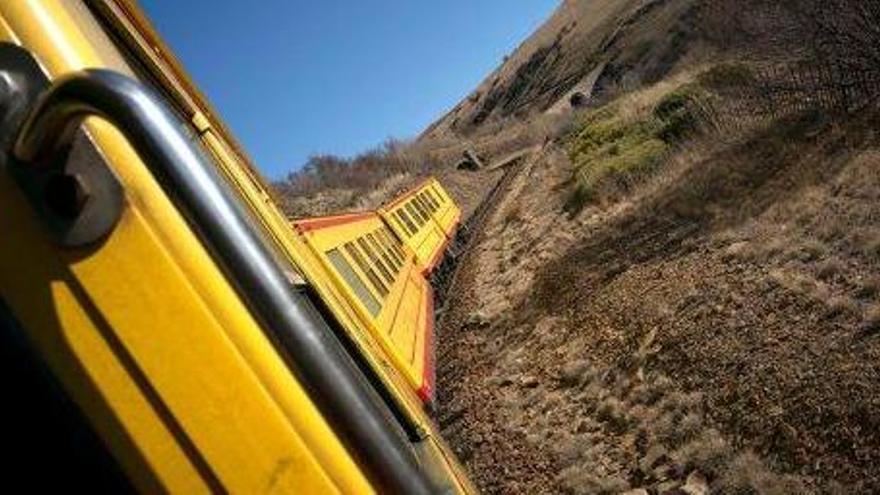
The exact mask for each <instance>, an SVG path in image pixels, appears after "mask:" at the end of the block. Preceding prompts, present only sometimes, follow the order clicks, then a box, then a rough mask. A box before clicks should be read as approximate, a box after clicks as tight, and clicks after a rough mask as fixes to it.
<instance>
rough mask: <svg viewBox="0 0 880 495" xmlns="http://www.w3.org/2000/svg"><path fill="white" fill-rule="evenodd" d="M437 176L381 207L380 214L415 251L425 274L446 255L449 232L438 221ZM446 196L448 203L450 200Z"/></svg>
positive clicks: (439, 205) (432, 269)
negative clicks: (435, 178)
mask: <svg viewBox="0 0 880 495" xmlns="http://www.w3.org/2000/svg"><path fill="white" fill-rule="evenodd" d="M435 183H436V180H434V179H430V180H427V181H425V182H423V183H421V184H420V185H418V186H416V187H415V188H413V189H411V190H410V191H408V192H406V193H404V194H402V195H401V196H399V197H398V198H396V199H394V200H393V201H391V202H390V203H389V204H388V205H385V206H383V207H381V208H379V215H381V216H382V218H383V219H385V222H386V223H387V224H388V226H389V227H390V228H391V229H392V231H393V232H394V233H395V234H396V235H397V236H398V237H399V238H400V239H401V240H402V241H403V242H404V243H405V244H406V245H407V246H409V248H410V249H412V251H413V252H414V253H415V256H416V260H417V261H418V263H419V264H420V265H421V266H422V271H423V274H424V275H425V276H428V275H430V273H431V272H433V271H434V269H435V268H437V266H438V265H439V264H440V261H442V259H443V254H444V253H445V252H446V247H447V245H448V243H449V240H450V235H451V232H450V234H447V233H446V232H445V231H444V230H443V224H441V223H440V222H438V216H437V213H439V212H441V211H444V210H441V208H442V206H441V204H442V203H441V200H440V198H441V197H440V195H439V194H438V193H437V192H436V190H435V188H434V187H435V186H434V184H435ZM451 203H452V201H451V199H447V200H446V202H445V204H451Z"/></svg>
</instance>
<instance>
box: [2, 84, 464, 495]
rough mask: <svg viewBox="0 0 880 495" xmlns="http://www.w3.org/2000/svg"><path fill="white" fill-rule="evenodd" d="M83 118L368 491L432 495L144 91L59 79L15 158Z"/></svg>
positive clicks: (305, 309)
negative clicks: (160, 209)
mask: <svg viewBox="0 0 880 495" xmlns="http://www.w3.org/2000/svg"><path fill="white" fill-rule="evenodd" d="M90 116H98V117H100V118H103V119H105V120H107V121H109V122H110V123H112V124H113V125H115V126H116V127H117V128H118V129H119V130H120V131H121V132H122V133H123V135H124V136H125V137H126V138H127V139H128V140H129V142H130V143H131V144H132V146H133V148H134V149H135V150H136V151H137V152H138V154H139V155H140V157H141V158H142V159H143V162H144V164H145V165H146V166H147V167H148V168H149V170H150V172H151V173H152V174H153V176H154V177H155V178H156V179H157V181H158V182H159V183H160V184H161V186H162V188H163V189H164V190H165V192H166V193H167V194H168V195H169V196H170V197H171V198H172V199H173V200H174V201H175V204H176V205H177V206H178V208H180V210H181V212H182V213H183V215H184V216H185V218H186V219H187V221H188V222H189V224H190V226H191V227H192V228H193V230H194V231H195V232H196V233H197V235H199V236H200V238H201V239H202V241H203V242H204V244H205V245H206V246H207V247H208V248H209V251H210V252H211V254H212V256H213V257H214V259H215V260H216V261H217V262H218V263H219V265H220V266H221V267H222V268H223V270H224V271H225V273H226V275H227V277H228V278H229V280H230V281H231V282H232V283H233V285H234V286H235V287H236V289H237V291H238V292H239V295H240V296H241V297H242V298H243V299H244V300H245V301H246V302H247V304H248V306H249V308H250V310H251V311H252V313H253V314H254V316H255V317H256V318H257V319H258V321H259V323H260V324H261V325H262V327H263V328H264V329H265V330H267V331H268V332H269V334H270V336H271V337H272V340H273V341H274V342H275V343H276V345H277V346H278V347H279V351H280V352H281V354H282V355H284V356H285V357H286V358H288V362H289V366H290V367H291V369H292V371H293V373H294V374H295V375H296V376H297V378H298V379H299V380H300V381H301V382H302V383H303V384H304V385H305V386H306V388H307V389H308V390H309V392H310V393H311V395H312V397H313V398H314V399H315V402H316V404H317V405H318V407H319V408H320V410H321V412H322V413H323V414H324V415H325V416H326V417H328V419H329V420H330V421H329V422H330V424H331V425H332V427H333V429H334V430H335V431H336V433H337V434H338V435H339V436H340V438H341V439H342V440H343V442H344V443H345V445H346V447H347V448H348V449H349V451H350V452H352V453H353V455H354V456H355V458H356V459H357V461H358V463H359V464H360V465H361V466H363V467H364V468H365V471H366V473H367V476H368V477H369V478H370V479H371V481H372V482H374V483H376V484H377V485H378V486H380V487H382V488H383V490H387V491H388V492H391V493H406V494H423V493H424V494H427V493H432V492H435V491H437V490H438V489H439V487H432V485H431V482H430V481H429V480H428V478H427V475H426V474H425V473H424V471H423V470H422V469H421V468H420V467H419V465H418V461H417V460H416V458H415V455H414V454H413V452H412V450H411V448H410V445H409V444H408V443H407V441H406V440H405V439H404V437H403V435H402V434H401V432H400V431H399V428H398V427H397V425H395V424H394V423H393V422H392V419H391V418H390V415H389V413H388V411H387V410H386V408H385V407H384V404H383V403H382V401H381V399H380V397H379V396H378V394H377V393H376V391H375V390H373V389H372V388H371V387H370V386H369V384H368V383H367V382H366V380H365V379H364V377H363V375H362V374H361V372H360V371H359V370H358V369H357V368H356V366H355V365H354V364H353V362H352V360H351V358H350V357H349V356H348V355H347V354H346V353H345V351H344V350H343V348H342V346H341V344H340V342H339V341H338V340H337V338H336V337H335V336H334V335H333V333H332V330H331V329H330V328H329V327H328V325H327V323H326V322H325V321H324V320H323V319H322V318H321V316H320V315H319V313H318V312H317V311H316V309H315V308H314V306H313V304H312V303H311V301H310V300H309V299H308V298H307V296H306V295H305V293H304V292H302V291H300V290H299V289H297V288H295V287H292V286H291V284H290V283H289V282H288V281H287V279H286V278H285V276H284V269H283V267H282V266H281V265H280V262H279V261H278V260H279V257H278V256H273V253H272V252H271V251H269V249H268V248H267V246H266V244H265V243H264V242H263V241H262V237H261V235H260V234H259V232H258V231H257V230H256V229H255V228H254V226H253V224H252V223H251V222H250V221H248V214H247V213H246V212H245V210H244V209H243V207H242V206H241V205H240V203H239V202H238V201H237V200H235V199H234V195H233V193H232V192H231V191H230V190H229V186H228V185H227V184H226V182H225V181H224V180H222V179H221V178H220V177H219V176H218V174H217V172H216V170H215V168H214V166H213V165H212V164H210V163H209V162H208V159H207V158H206V157H205V156H204V154H203V153H202V152H201V150H200V149H199V148H198V147H197V146H196V145H195V144H194V143H193V142H191V141H190V140H189V139H188V137H187V135H186V134H185V133H184V131H183V126H182V124H181V123H180V122H179V120H178V119H177V118H176V117H175V116H174V115H173V114H172V113H171V112H170V111H169V110H168V109H167V108H166V107H165V105H164V104H163V103H162V101H161V99H160V98H159V97H158V96H157V95H155V94H154V93H153V92H152V91H151V90H150V89H149V88H147V87H146V86H144V85H143V84H141V83H139V82H137V81H135V80H132V79H130V78H128V77H126V76H123V75H121V74H118V73H115V72H112V71H108V70H85V71H81V72H78V73H74V74H71V75H67V76H64V77H62V78H60V79H59V80H57V81H56V82H54V83H53V84H52V86H51V87H50V88H49V89H48V90H46V91H45V92H44V93H43V94H42V95H41V96H40V98H39V99H38V101H37V102H36V103H35V104H34V106H33V108H32V109H31V110H30V111H29V113H28V117H27V118H26V120H25V122H24V124H23V125H22V127H21V128H20V131H19V134H18V138H17V140H16V142H15V147H14V154H15V157H16V158H17V159H18V160H19V161H22V162H27V163H34V162H43V161H44V159H46V158H51V154H52V153H55V152H56V151H61V150H63V149H65V148H66V147H68V146H70V145H71V143H72V140H73V138H74V135H75V133H76V131H77V129H79V127H80V126H81V124H82V122H83V120H84V119H86V118H87V117H90ZM444 488H446V487H444Z"/></svg>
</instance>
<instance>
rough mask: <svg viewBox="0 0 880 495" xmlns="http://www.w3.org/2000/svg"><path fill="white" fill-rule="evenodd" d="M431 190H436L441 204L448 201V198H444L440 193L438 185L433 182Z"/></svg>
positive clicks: (435, 193)
mask: <svg viewBox="0 0 880 495" xmlns="http://www.w3.org/2000/svg"><path fill="white" fill-rule="evenodd" d="M431 190H432V191H434V195H435V196H437V201H438V202H439V203H440V204H443V203H445V202H446V199H444V198H443V195H442V194H440V191H439V190H437V186H435V185H434V184H431Z"/></svg>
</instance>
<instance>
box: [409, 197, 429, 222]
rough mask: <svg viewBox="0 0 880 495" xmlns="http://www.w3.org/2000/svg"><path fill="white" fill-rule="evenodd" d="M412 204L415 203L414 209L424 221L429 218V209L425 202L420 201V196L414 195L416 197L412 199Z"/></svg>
mask: <svg viewBox="0 0 880 495" xmlns="http://www.w3.org/2000/svg"><path fill="white" fill-rule="evenodd" d="M413 203H415V205H416V208H417V209H418V210H419V212H420V213H421V214H422V216H423V217H425V218H426V219H427V218H431V209H430V208H428V204H427V203H425V200H424V199H422V197H421V196H420V195H418V194H416V197H415V198H413Z"/></svg>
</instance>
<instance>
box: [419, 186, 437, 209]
mask: <svg viewBox="0 0 880 495" xmlns="http://www.w3.org/2000/svg"><path fill="white" fill-rule="evenodd" d="M419 197H421V198H422V203H425V205H427V206H428V210H429V211H430V212H431V213H434V212H435V211H437V205H436V204H435V203H434V200H433V199H431V196H430V195H429V194H428V190H427V189H425V190H424V191H422V192H420V193H419Z"/></svg>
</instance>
